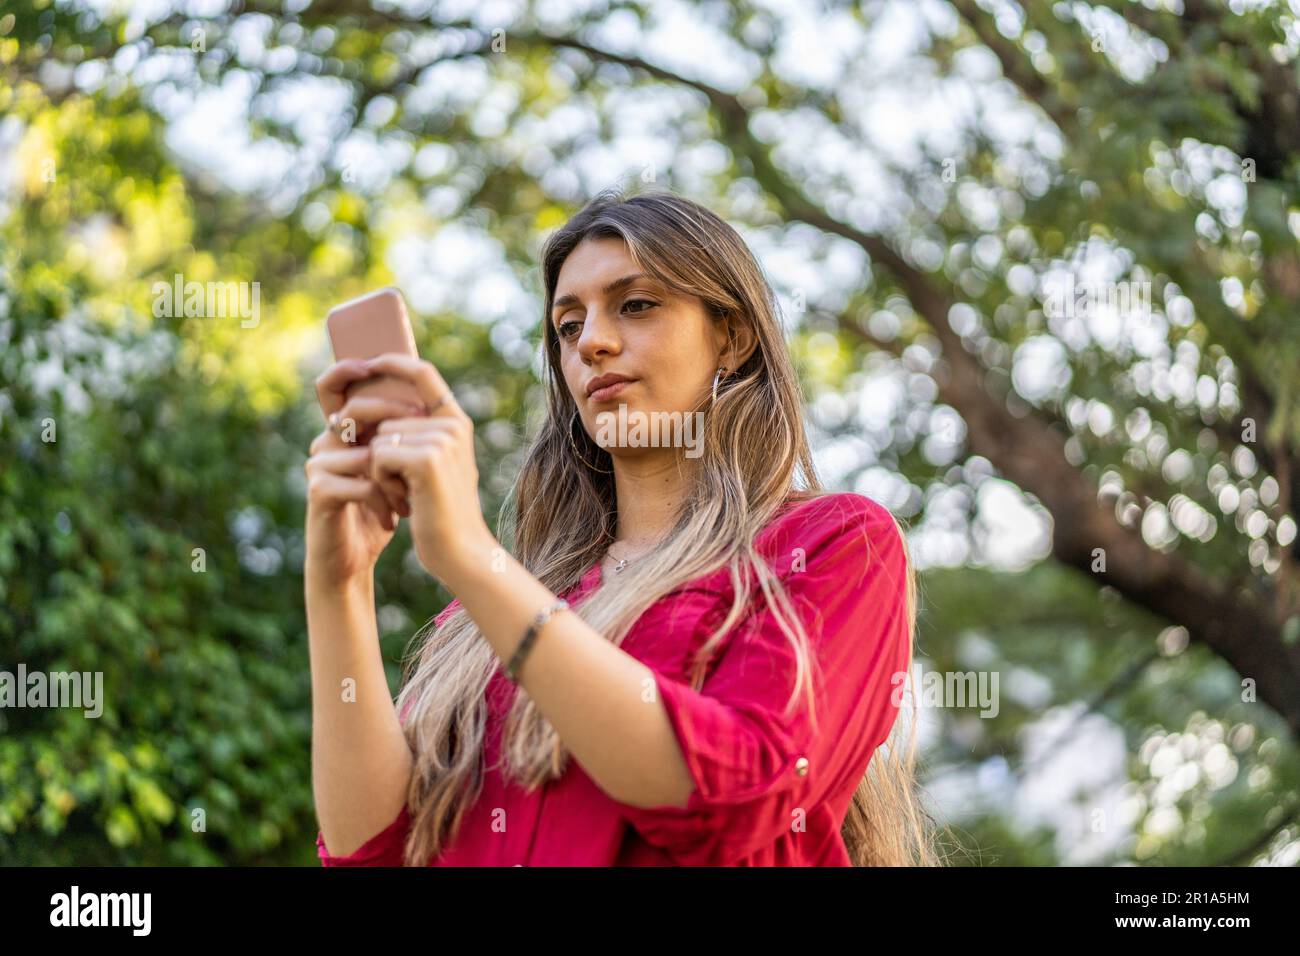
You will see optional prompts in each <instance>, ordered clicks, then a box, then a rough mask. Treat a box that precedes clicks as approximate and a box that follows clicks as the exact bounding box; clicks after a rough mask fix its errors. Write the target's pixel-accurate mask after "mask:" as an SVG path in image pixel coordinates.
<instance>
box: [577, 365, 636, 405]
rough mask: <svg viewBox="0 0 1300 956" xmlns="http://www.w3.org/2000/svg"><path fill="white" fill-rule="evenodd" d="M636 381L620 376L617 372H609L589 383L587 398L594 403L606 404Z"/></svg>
mask: <svg viewBox="0 0 1300 956" xmlns="http://www.w3.org/2000/svg"><path fill="white" fill-rule="evenodd" d="M635 381H636V379H634V378H629V377H628V376H626V375H619V374H617V373H615V372H609V373H607V374H605V375H597V376H596V377H595V378H593V379H592V380H591V381H590V382H588V383H587V398H588V399H590V400H591V401H593V402H604V401H608V400H609V399H611V398H614V397H616V396H617V395H618V394H619V393H620V392H622V391H623V390H624V389H625V388H627V386H629V385H631V384H632V383H633V382H635Z"/></svg>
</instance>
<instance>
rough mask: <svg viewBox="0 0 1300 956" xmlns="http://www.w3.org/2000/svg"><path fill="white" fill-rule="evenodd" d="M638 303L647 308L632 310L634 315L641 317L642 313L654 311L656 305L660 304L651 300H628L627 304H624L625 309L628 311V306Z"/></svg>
mask: <svg viewBox="0 0 1300 956" xmlns="http://www.w3.org/2000/svg"><path fill="white" fill-rule="evenodd" d="M637 303H640V304H641V305H644V306H645V308H644V309H633V310H632V314H633V315H640V314H641V313H642V312H649V311H650V310H651V309H653V308H654V307H655V306H656V305H658V304H659V303H658V302H651V301H650V300H649V299H628V300H627V301H626V302H624V303H623V308H624V309H627V307H628V306H630V305H636V304H637Z"/></svg>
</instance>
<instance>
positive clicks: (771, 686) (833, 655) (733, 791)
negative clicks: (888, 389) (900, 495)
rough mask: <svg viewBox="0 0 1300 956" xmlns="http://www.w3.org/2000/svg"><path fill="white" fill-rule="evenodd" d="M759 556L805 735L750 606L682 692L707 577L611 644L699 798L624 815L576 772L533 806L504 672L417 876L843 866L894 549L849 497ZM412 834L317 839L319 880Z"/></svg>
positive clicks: (897, 644) (902, 626) (867, 751)
mask: <svg viewBox="0 0 1300 956" xmlns="http://www.w3.org/2000/svg"><path fill="white" fill-rule="evenodd" d="M755 547H756V549H757V550H758V552H759V554H760V555H762V556H763V557H764V558H766V560H767V561H768V562H769V564H770V566H771V567H772V568H773V570H774V572H775V573H777V574H778V575H779V576H780V578H781V580H782V582H783V584H784V585H785V587H786V591H787V594H788V596H789V598H790V601H791V604H792V606H793V607H794V608H795V609H796V611H797V612H798V613H799V614H800V619H801V620H802V622H803V624H804V628H805V630H806V632H807V634H808V637H809V640H810V641H811V643H812V647H813V649H814V652H815V653H816V655H817V657H818V659H819V661H820V674H817V673H816V671H814V674H815V677H816V683H815V684H814V687H815V688H816V691H817V698H816V699H817V701H818V703H817V717H818V720H819V728H818V732H817V733H815V734H814V733H813V731H812V727H811V725H810V722H809V717H808V712H807V704H806V701H805V700H803V699H802V698H801V702H800V704H799V706H798V708H797V710H796V711H795V713H794V716H792V717H789V718H786V717H784V716H783V714H782V711H783V708H784V706H785V703H786V701H787V699H788V698H789V695H790V692H791V689H792V684H793V678H794V654H793V650H792V648H791V647H790V645H789V642H788V641H787V639H786V637H785V635H784V634H783V633H782V632H781V630H780V627H779V626H778V624H777V623H776V621H775V619H774V618H773V617H772V614H771V612H770V611H769V610H768V609H767V608H766V605H765V603H764V602H762V601H761V599H760V600H759V601H758V602H757V604H756V605H755V607H756V608H758V610H757V612H756V611H755V609H754V608H751V610H750V612H749V613H748V614H746V616H745V617H743V618H742V619H741V622H740V623H739V624H738V625H737V626H736V627H734V628H733V629H732V631H731V632H730V633H729V634H728V635H727V637H726V638H724V642H725V643H724V644H723V646H722V647H721V648H720V649H719V650H718V651H717V652H716V653H715V657H714V658H713V660H712V661H711V662H710V665H709V670H708V671H707V675H706V678H705V680H704V683H703V686H702V687H701V689H700V690H694V689H692V688H691V687H690V686H689V684H688V680H689V672H690V671H689V669H690V661H691V653H692V651H694V650H695V649H696V648H698V647H699V646H700V645H701V644H702V643H703V641H704V640H705V639H706V638H707V637H708V635H709V633H710V631H711V630H712V628H713V626H716V624H717V623H718V622H720V621H721V619H722V617H723V615H724V614H725V612H726V608H727V607H728V606H729V604H730V593H731V585H730V581H729V579H728V578H729V576H728V573H727V570H726V568H725V567H724V568H720V569H718V570H717V571H715V572H713V573H711V574H708V575H705V576H703V577H700V578H698V579H696V580H694V581H691V582H688V583H687V584H685V585H683V586H682V587H680V588H678V589H677V590H676V591H674V592H673V593H671V594H669V595H666V596H665V597H664V598H662V599H661V600H659V601H658V602H657V603H655V604H654V605H652V606H651V607H650V608H649V609H648V610H646V612H645V613H644V614H643V615H642V616H641V617H640V618H639V619H638V620H637V622H636V624H635V625H634V626H633V627H632V629H631V631H629V633H628V634H627V636H626V637H625V638H624V640H623V643H622V645H621V646H622V648H623V650H625V651H626V652H627V653H629V654H631V655H632V656H633V657H635V658H637V659H638V660H639V661H641V662H642V663H644V664H646V665H647V666H648V667H650V668H651V669H652V670H653V672H654V679H655V681H656V683H657V685H658V690H659V696H660V700H662V702H663V705H664V707H665V708H666V710H667V713H668V716H669V718H670V719H671V721H672V725H673V729H674V732H675V734H676V736H677V740H678V743H679V744H680V746H681V748H682V752H683V754H684V756H685V758H686V765H687V767H688V768H689V770H690V774H691V777H692V778H693V780H694V783H695V790H694V792H693V793H692V794H691V796H690V799H689V801H688V805H687V806H686V807H675V806H672V805H665V806H658V807H648V808H643V807H634V806H629V805H627V804H624V803H620V802H618V801H616V800H613V799H611V798H610V797H608V796H607V795H606V794H605V793H604V791H602V790H601V788H600V787H599V785H597V784H596V783H595V782H594V781H593V780H592V779H591V778H590V777H589V776H588V775H587V774H586V773H585V772H584V771H583V769H582V767H581V766H580V765H579V764H578V762H577V760H576V758H574V757H572V756H570V759H569V761H568V767H567V769H566V771H565V773H564V774H563V776H562V777H561V778H560V779H558V780H555V781H551V782H549V783H548V784H546V785H545V786H543V787H541V788H540V789H538V790H537V791H535V792H532V793H529V792H526V791H525V790H524V789H522V788H521V787H519V786H518V785H517V784H515V783H513V782H510V781H507V780H506V779H505V778H504V777H503V776H502V774H501V772H500V770H499V768H497V767H496V759H497V755H498V753H499V744H500V730H501V723H502V720H503V719H504V716H505V714H506V712H507V711H508V709H509V706H510V702H511V700H512V695H513V694H514V693H516V692H517V688H516V687H515V685H514V684H512V683H511V682H510V681H509V679H508V678H507V677H506V676H505V672H504V668H503V667H502V668H498V670H497V672H496V673H495V674H494V675H493V677H492V680H491V683H490V684H489V686H488V690H487V693H488V698H489V717H488V726H487V733H486V741H485V759H486V764H485V767H486V768H487V769H486V772H485V774H484V784H483V789H482V791H481V793H480V795H479V797H478V799H477V800H476V801H475V802H474V804H473V805H472V806H471V807H469V808H468V809H467V810H466V813H465V815H464V817H463V819H462V823H461V828H460V831H459V832H458V833H457V835H456V839H455V840H454V841H453V843H452V844H451V845H450V846H448V847H447V848H446V849H445V850H444V852H443V853H442V854H441V855H440V856H438V857H437V858H435V859H431V860H429V863H428V865H430V866H518V865H524V866H678V865H685V866H848V865H850V863H849V856H848V853H847V851H846V850H845V846H844V841H843V839H842V838H841V836H840V828H841V826H842V825H843V822H844V817H845V814H846V813H847V811H848V807H849V803H850V800H851V799H852V797H853V793H854V790H855V789H856V788H857V786H858V784H859V783H860V782H861V780H862V778H863V776H864V775H865V774H866V770H867V764H868V763H869V762H870V760H871V757H872V755H873V754H874V753H875V752H876V748H877V747H879V746H880V745H881V743H883V742H884V740H885V739H886V737H887V736H888V734H889V731H890V729H891V727H892V726H893V724H894V720H895V718H896V717H897V714H898V707H897V705H896V704H895V703H894V702H893V696H894V695H893V693H892V691H893V688H894V686H895V683H896V681H895V680H894V679H893V678H894V675H903V674H904V673H905V671H906V669H907V661H908V655H909V650H910V641H911V635H910V633H909V631H908V624H907V617H906V606H905V601H906V594H905V585H906V579H905V574H906V557H905V554H904V551H903V545H902V539H901V537H900V533H899V529H898V526H897V525H896V524H895V523H894V520H893V517H892V516H891V515H890V513H889V512H888V511H887V510H886V509H885V508H884V507H883V506H882V505H880V504H877V503H876V502H875V501H873V500H872V499H870V498H866V497H863V496H862V495H857V494H847V493H846V494H831V495H826V496H823V497H821V498H815V499H812V500H803V501H795V502H792V503H789V504H787V505H786V506H785V507H784V509H783V510H782V511H781V512H780V513H779V514H778V515H777V516H776V517H775V518H774V519H773V520H772V521H771V522H770V523H769V524H768V525H767V527H765V528H764V529H763V530H762V531H761V532H760V534H759V535H758V537H757V540H756V542H755ZM601 574H602V569H601V566H600V563H599V562H597V563H596V564H595V565H594V566H593V567H592V568H591V569H590V570H589V571H587V572H586V574H585V575H584V576H583V578H582V579H581V580H580V581H579V582H578V584H576V585H575V586H574V587H573V588H572V589H571V590H570V591H568V592H566V594H564V595H561V596H562V597H566V598H567V599H568V600H569V601H570V602H571V603H575V604H576V602H579V601H580V600H581V599H582V598H583V597H584V596H585V595H587V594H589V593H590V592H591V591H592V590H593V589H594V588H595V587H596V586H597V585H598V584H599V583H600V579H601ZM760 594H761V592H760ZM458 604H459V602H458V601H452V602H451V604H449V605H448V606H447V607H446V608H445V609H444V610H443V611H442V612H441V613H440V614H439V615H438V618H437V620H438V623H441V622H442V620H443V619H444V618H445V617H446V616H448V615H450V614H451V613H452V611H454V610H455V609H456V607H457V606H458ZM539 639H541V640H545V634H543V635H541V637H540V638H539ZM900 679H901V676H900ZM403 716H405V715H403ZM502 810H504V811H505V812H504V817H503V815H502V814H501V813H500V812H498V811H502ZM502 819H505V820H507V821H508V826H507V827H505V829H504V830H503V829H502V828H501V826H500V825H499V821H500V820H502ZM409 824H410V817H409V815H408V811H407V810H406V808H403V809H402V811H401V813H400V814H399V815H398V817H397V819H396V820H394V821H393V822H392V823H391V824H389V825H388V827H386V828H385V829H384V830H382V831H380V832H379V833H377V834H375V835H374V836H373V837H371V838H370V839H369V840H368V841H367V842H366V843H365V844H363V845H362V846H361V847H360V848H358V849H357V850H356V851H355V852H353V853H351V854H349V855H347V856H335V855H333V854H331V853H330V852H329V851H328V850H327V849H326V847H325V841H324V838H323V836H322V835H321V834H319V833H318V834H317V837H316V845H317V853H318V855H319V856H320V859H321V863H322V864H323V865H324V866H401V865H402V845H403V842H404V840H405V837H406V834H407V831H408V827H409Z"/></svg>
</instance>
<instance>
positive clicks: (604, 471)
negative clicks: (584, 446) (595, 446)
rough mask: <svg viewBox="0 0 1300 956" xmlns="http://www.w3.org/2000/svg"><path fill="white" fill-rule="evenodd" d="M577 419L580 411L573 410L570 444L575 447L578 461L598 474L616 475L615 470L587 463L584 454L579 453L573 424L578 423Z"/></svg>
mask: <svg viewBox="0 0 1300 956" xmlns="http://www.w3.org/2000/svg"><path fill="white" fill-rule="evenodd" d="M577 418H578V410H577V409H576V408H575V409H574V410H573V418H571V419H569V444H570V445H572V446H573V453H574V454H575V455H577V456H578V460H579V461H580V462H582V463H583V464H584V465H586V466H587V467H588V468H590V469H591V470H592V471H594V472H596V473H597V474H601V475H612V474H613V473H614V469H613V468H597V467H596V466H595V465H593V464H592V463H591V462H589V461H587V459H586V458H584V457H583V455H582V452H580V451H578V443H577V442H576V441H574V440H573V423H574V422H575V421H577Z"/></svg>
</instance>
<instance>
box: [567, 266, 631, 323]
mask: <svg viewBox="0 0 1300 956" xmlns="http://www.w3.org/2000/svg"><path fill="white" fill-rule="evenodd" d="M650 278H651V277H650V276H648V275H646V274H645V273H644V272H638V273H636V274H635V275H630V276H623V278H621V279H615V280H614V281H613V282H610V283H609V284H608V285H606V286H604V287H603V288H602V289H601V290H600V292H601V294H602V295H613V294H614V293H615V292H617V291H618V290H619V289H625V288H627V287H628V286H630V285H631V284H632V283H633V282H636V281H637V280H638V279H650ZM581 304H582V302H581V300H580V299H579V298H578V297H577V296H576V295H574V294H573V293H572V292H566V293H565V294H564V295H562V296H560V297H559V298H558V299H556V300H555V304H554V305H552V306H551V315H552V317H554V315H555V313H556V310H558V309H567V308H568V307H569V306H571V305H581Z"/></svg>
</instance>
